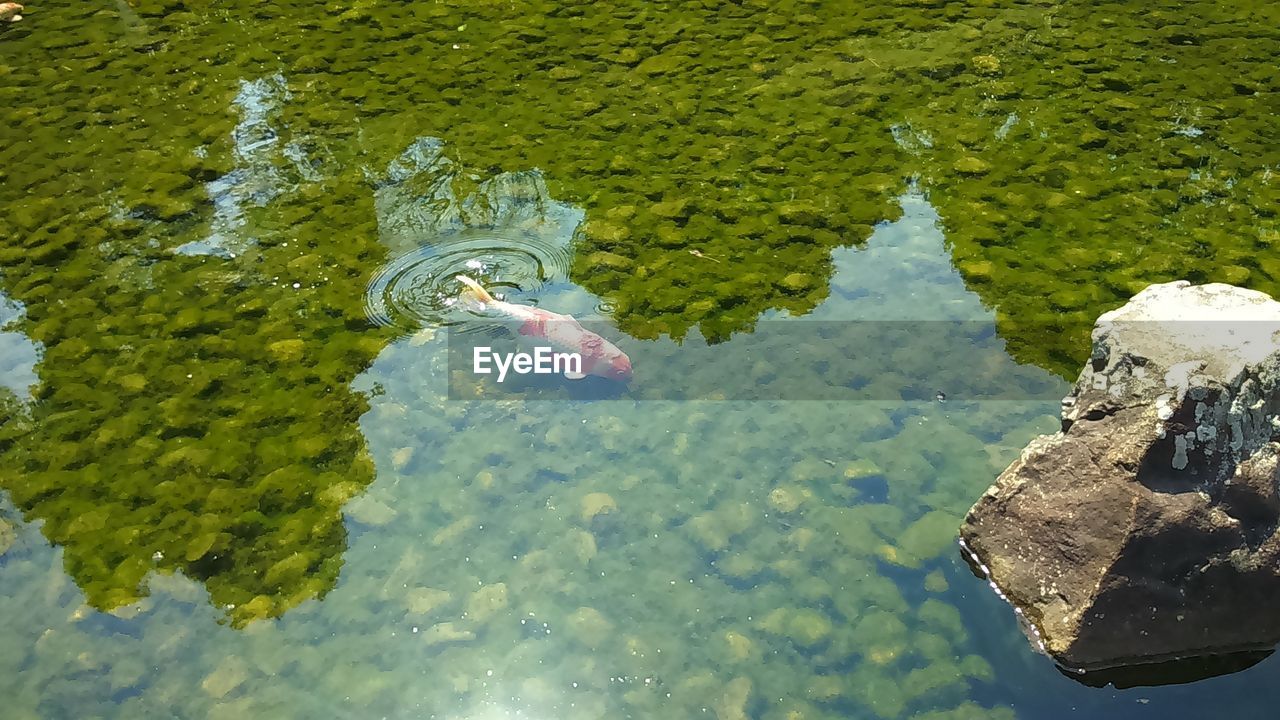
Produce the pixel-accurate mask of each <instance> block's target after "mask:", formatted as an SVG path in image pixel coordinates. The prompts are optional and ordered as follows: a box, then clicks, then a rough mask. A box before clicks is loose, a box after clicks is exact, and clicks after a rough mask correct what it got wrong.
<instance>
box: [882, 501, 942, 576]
mask: <svg viewBox="0 0 1280 720" xmlns="http://www.w3.org/2000/svg"><path fill="white" fill-rule="evenodd" d="M956 520H957V518H956V516H954V515H952V514H951V513H948V512H946V511H943V510H932V511H930V512H928V513H925V515H924V516H923V517H921V518H920V519H919V520H916V521H915V522H913V523H911V524H910V525H908V526H907V529H906V530H904V531H903V532H902V535H901V536H900V537H899V538H898V544H897V546H896V547H894V548H893V552H888V553H885V559H887V560H889V562H892V563H896V564H898V565H902V566H903V567H909V568H916V567H920V564H921V563H923V562H924V561H925V560H928V559H930V558H934V557H937V556H939V555H941V554H943V553H944V552H946V551H947V549H948V548H951V547H952V543H954V542H955V539H956Z"/></svg>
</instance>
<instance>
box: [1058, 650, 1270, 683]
mask: <svg viewBox="0 0 1280 720" xmlns="http://www.w3.org/2000/svg"><path fill="white" fill-rule="evenodd" d="M1274 652H1275V650H1262V651H1256V650H1255V651H1252V652H1240V653H1229V654H1223V655H1212V656H1208V657H1201V658H1188V659H1184V660H1170V661H1168V662H1162V663H1151V664H1149V665H1135V666H1132V667H1125V668H1114V669H1111V670H1094V671H1090V672H1086V673H1077V672H1073V671H1071V670H1067V669H1065V668H1061V667H1059V668H1058V672H1060V673H1062V674H1063V675H1065V676H1067V677H1069V678H1071V679H1072V680H1075V681H1076V682H1078V683H1081V684H1082V685H1088V686H1089V687H1095V688H1101V687H1106V686H1108V685H1113V686H1115V688H1116V689H1117V690H1127V689H1129V688H1135V687H1158V686H1160V685H1181V684H1184V683H1193V682H1197V681H1200V680H1206V679H1208V678H1213V677H1218V676H1220V675H1230V674H1231V673H1237V672H1240V671H1242V670H1248V669H1249V668H1251V667H1253V666H1254V665H1257V664H1258V663H1260V662H1262V661H1263V660H1266V659H1267V658H1269V657H1271V655H1272V653H1274Z"/></svg>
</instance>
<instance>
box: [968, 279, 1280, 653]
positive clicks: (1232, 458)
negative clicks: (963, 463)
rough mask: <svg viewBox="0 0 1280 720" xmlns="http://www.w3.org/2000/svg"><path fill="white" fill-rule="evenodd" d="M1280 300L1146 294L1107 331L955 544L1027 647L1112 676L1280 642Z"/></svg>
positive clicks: (1179, 291)
mask: <svg viewBox="0 0 1280 720" xmlns="http://www.w3.org/2000/svg"><path fill="white" fill-rule="evenodd" d="M1278 338H1280V303H1277V302H1275V301H1274V300H1272V299H1271V298H1270V297H1268V296H1266V295H1263V294H1262V293H1258V292H1254V291H1251V290H1244V289H1240V288H1236V287H1233V286H1230V285H1222V284H1211V285H1202V286H1192V285H1190V284H1189V283H1187V282H1185V281H1180V282H1174V283H1166V284H1162V285H1152V286H1150V287H1148V288H1146V289H1145V290H1143V291H1142V292H1140V293H1138V295H1136V296H1135V297H1134V298H1133V299H1131V300H1130V301H1129V303H1128V304H1126V305H1125V306H1124V307H1122V308H1120V309H1118V310H1115V311H1112V312H1109V313H1106V314H1104V315H1102V316H1101V317H1099V318H1098V321H1097V323H1096V325H1095V328H1094V331H1093V353H1092V357H1091V359H1090V361H1089V363H1088V364H1087V365H1086V366H1085V368H1084V370H1083V371H1082V372H1081V374H1080V378H1079V380H1077V382H1076V385H1075V388H1074V389H1073V390H1072V392H1071V394H1070V395H1069V396H1068V397H1067V398H1066V399H1065V400H1064V401H1063V412H1062V430H1061V431H1060V432H1058V433H1057V434H1054V435H1051V436H1042V437H1040V438H1038V439H1036V440H1033V441H1032V442H1031V444H1030V445H1028V446H1027V447H1026V449H1024V450H1023V452H1022V456H1021V457H1020V458H1019V459H1018V460H1016V461H1015V462H1014V463H1013V464H1012V465H1010V466H1009V468H1008V469H1006V470H1005V471H1004V473H1002V474H1001V475H1000V477H999V478H998V479H997V480H996V482H995V485H993V486H992V487H991V488H990V489H989V490H987V492H986V493H985V494H984V495H983V496H982V498H981V499H979V500H978V502H977V503H976V504H975V505H974V506H973V508H972V509H971V510H970V511H969V515H968V517H967V518H966V520H965V523H964V526H963V528H962V530H961V537H962V542H963V544H964V545H965V547H966V548H967V550H968V551H969V553H970V556H971V560H973V561H974V564H975V566H976V567H977V568H978V569H979V570H981V571H983V572H985V573H986V574H987V575H988V577H989V579H990V580H991V581H992V582H993V584H994V586H996V587H997V588H998V589H999V591H1000V592H1002V593H1003V594H1004V596H1005V597H1006V598H1007V599H1008V600H1009V601H1010V602H1011V603H1012V604H1013V605H1014V607H1015V608H1016V609H1017V610H1018V612H1019V614H1020V616H1021V617H1022V618H1023V619H1025V620H1026V621H1029V622H1027V623H1025V624H1024V627H1026V628H1027V629H1028V631H1029V635H1030V636H1031V637H1032V639H1033V640H1034V641H1035V642H1036V643H1038V644H1039V645H1041V646H1042V648H1043V649H1044V650H1045V651H1047V652H1048V653H1049V654H1050V655H1052V656H1053V657H1054V658H1055V659H1056V660H1058V661H1059V662H1060V663H1062V664H1063V665H1065V666H1068V667H1071V668H1075V669H1079V670H1089V669H1101V668H1109V667H1117V666H1126V665H1133V664H1141V663H1151V662H1160V661H1166V660H1170V659H1176V658H1187V657H1195V656H1202V655H1213V654H1220V653H1228V652H1236V651H1247V650H1256V649H1261V648H1266V647H1271V646H1272V645H1274V644H1275V643H1276V642H1277V641H1280V615H1277V614H1276V613H1275V612H1274V609H1273V608H1272V602H1273V601H1274V599H1275V598H1276V597H1280V533H1278V532H1277V521H1278V520H1280V492H1278V491H1277V458H1278V457H1280V442H1277V441H1276V438H1277V437H1280V431H1278V430H1277V427H1278V426H1280V420H1278V419H1277V411H1280V339H1278Z"/></svg>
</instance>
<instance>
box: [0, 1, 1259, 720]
mask: <svg viewBox="0 0 1280 720" xmlns="http://www.w3.org/2000/svg"><path fill="white" fill-rule="evenodd" d="M27 5H28V8H27V11H26V12H25V13H24V14H25V19H24V20H23V21H22V22H20V23H17V24H13V25H9V26H5V27H3V28H0V99H2V103H0V106H2V107H4V118H5V121H4V122H3V123H0V202H3V204H4V205H3V206H4V212H2V213H0V618H3V622H0V698H2V699H3V701H4V708H5V710H4V712H3V713H2V714H3V715H4V716H5V717H13V718H71V717H74V718H81V717H85V718H87V717H103V718H136V717H182V718H206V717H210V718H223V717H226V718H231V717H271V718H289V717H306V718H315V717H335V718H383V717H385V718H421V717H435V718H457V719H459V720H462V719H475V720H482V719H487V718H505V717H521V718H532V719H534V720H537V719H540V718H601V717H632V718H649V717H654V718H683V717H714V718H718V719H719V720H729V719H746V718H752V719H764V718H770V719H773V718H779V719H781V718H788V719H790V720H800V719H809V718H883V719H886V720H891V719H896V718H921V719H925V718H927V719H929V720H968V719H970V718H972V719H976V718H1024V719H1035V720H1040V719H1041V718H1045V719H1049V720H1053V719H1056V718H1067V717H1090V718H1126V719H1127V718H1202V717H1216V716H1227V715H1230V716H1232V717H1244V718H1249V717H1266V716H1269V715H1270V714H1271V711H1272V709H1273V708H1274V707H1275V706H1276V705H1277V703H1278V702H1280V689H1277V688H1280V683H1278V682H1277V680H1278V679H1280V675H1278V673H1280V664H1277V662H1276V661H1274V660H1264V661H1263V662H1261V663H1259V664H1258V665H1256V666H1254V667H1252V668H1250V669H1248V670H1245V671H1243V672H1239V673H1236V674H1233V675H1228V676H1223V677H1218V678H1214V679H1211V680H1205V681H1201V682H1198V683H1194V684H1185V685H1169V686H1162V687H1140V688H1133V689H1127V690H1117V689H1115V688H1111V687H1108V688H1101V689H1099V688H1092V687H1086V686H1085V685H1083V684H1081V683H1079V682H1077V681H1076V680H1075V679H1072V678H1068V677H1065V676H1063V675H1062V674H1061V673H1059V672H1058V671H1057V670H1056V669H1055V668H1054V666H1053V664H1052V663H1051V662H1050V661H1049V660H1048V659H1047V658H1044V657H1042V656H1040V655H1037V654H1036V653H1035V652H1034V651H1033V650H1032V648H1031V646H1030V645H1029V644H1028V643H1027V641H1026V639H1025V638H1024V637H1023V635H1022V633H1021V632H1020V630H1019V628H1018V625H1017V621H1016V619H1015V618H1014V616H1013V614H1012V613H1011V612H1009V610H1008V608H1007V607H1005V606H1004V605H1003V604H1002V602H1001V601H1000V600H999V598H997V597H996V596H995V595H994V594H992V593H991V592H989V591H988V589H987V588H986V586H985V584H984V583H983V582H982V581H980V580H978V579H976V578H974V577H973V576H972V574H971V573H970V572H969V570H968V569H967V567H966V566H965V564H964V562H963V561H962V559H961V558H960V557H959V554H958V552H957V548H956V545H955V536H956V530H957V527H958V524H959V522H960V519H961V517H962V516H963V514H964V512H965V511H966V510H967V508H968V507H969V505H970V504H971V503H972V502H973V500H974V499H975V498H976V497H977V496H978V495H979V494H980V493H981V492H982V491H983V490H984V489H985V488H986V487H987V485H988V484H989V483H990V482H991V480H992V479H993V478H994V477H995V476H996V474H998V473H999V471H1000V470H1001V469H1003V468H1004V467H1005V466H1006V465H1007V464H1008V462H1010V461H1011V460H1012V459H1013V458H1014V457H1016V455H1017V453H1018V451H1019V449H1020V448H1021V447H1022V446H1023V445H1024V444H1025V443H1026V442H1027V441H1028V440H1030V439H1031V438H1032V437H1034V436H1035V435H1037V434H1040V433H1045V432H1050V431H1052V430H1054V429H1055V428H1056V427H1057V411H1058V399H1059V398H1060V397H1061V396H1062V394H1064V393H1065V391H1066V389H1067V386H1068V380H1067V379H1068V378H1070V377H1071V376H1072V374H1073V373H1074V372H1075V370H1076V368H1077V367H1078V366H1079V363H1080V362H1081V361H1082V359H1083V357H1082V356H1083V355H1086V354H1087V332H1088V328H1089V326H1090V324H1091V322H1092V319H1093V318H1094V317H1095V316H1096V315H1097V314H1098V313H1099V312H1101V311H1103V310H1105V309H1108V308H1110V307H1114V306H1116V305H1117V304H1119V303H1120V302H1122V301H1123V299H1124V298H1125V297H1127V296H1128V295H1129V294H1130V293H1132V292H1134V291H1135V290H1137V289H1139V288H1141V287H1143V286H1145V285H1146V284H1148V283H1150V282H1157V281H1166V280H1172V279H1178V278H1186V279H1191V280H1194V281H1210V280H1222V281H1228V282H1233V283H1236V284H1240V285H1245V286H1248V287H1252V288H1255V289H1259V290H1263V291H1266V292H1271V293H1273V294H1274V293H1276V291H1277V290H1280V260H1278V259H1277V258H1278V257H1280V256H1277V255H1276V254H1275V253H1274V248H1275V245H1276V243H1277V241H1278V240H1280V220H1277V217H1276V208H1277V207H1278V206H1280V202H1278V201H1280V188H1278V186H1277V183H1278V182H1280V180H1278V179H1277V174H1278V173H1280V146H1277V144H1276V143H1275V142H1274V139H1275V138H1276V137H1277V136H1280V119H1278V118H1280V114H1278V113H1277V110H1280V100H1278V98H1280V77H1278V76H1277V74H1276V73H1275V71H1274V59H1275V58H1276V57H1277V56H1280V31H1277V30H1276V28H1278V27H1280V9H1278V8H1277V6H1275V5H1274V4H1271V3H1261V2H1258V3H1235V4H1232V5H1231V6H1230V7H1227V6H1224V5H1220V4H1218V3H1210V2H1180V3H1155V4H1151V3H1143V4H1137V3H1124V2H1118V3H1100V2H1099V3H1087V4H1085V3H1059V2H1021V3H970V4H963V5H962V4H958V3H950V4H948V3H941V2H938V3H933V2H881V3H864V4H861V5H859V7H857V8H851V7H848V6H847V5H845V4H838V3H822V2H789V1H784V2H768V3H765V2H751V1H748V2H736V3H729V2H724V3H721V2H713V1H708V2H698V3H671V4H662V3H642V2H632V1H630V0H622V1H619V2H613V3H607V4H589V3H543V2H532V3H521V4H514V3H501V2H469V3H468V2H452V1H449V2H390V1H385V0H384V1H378V0H353V1H352V2H348V3H332V4H329V5H326V6H320V5H317V4H316V3H307V2H299V1H296V0H278V1H276V2H254V3H249V2H241V1H239V0H234V1H231V2H219V3H204V2H195V1H192V0H187V1H186V2H184V1H183V0H132V1H131V2H129V1H126V0H114V1H113V2H103V3H81V2H69V1H64V0H50V1H49V2H36V0H32V1H31V2H30V3H27ZM460 272H465V273H467V274H470V275H474V276H476V277H478V278H480V279H481V280H483V281H484V283H485V285H486V286H488V287H490V288H492V289H493V290H495V291H496V292H499V293H500V294H501V295H503V296H504V297H505V298H506V299H507V300H510V301H512V302H516V303H519V304H524V305H538V306H540V307H544V308H547V309H550V310H554V311H556V312H562V313H571V314H573V315H574V316H575V317H578V318H580V319H582V320H583V321H584V322H585V323H589V326H590V327H592V328H597V329H599V331H600V332H601V333H602V334H604V335H606V336H607V337H609V338H610V339H611V340H613V341H615V342H616V343H617V344H618V345H619V346H620V347H622V348H623V349H624V350H625V351H626V352H628V354H630V355H631V356H632V358H633V360H634V362H635V377H634V379H633V381H632V382H631V384H630V385H629V386H625V387H619V386H617V385H615V384H611V383H610V382H609V381H606V380H602V379H599V378H588V379H587V380H584V381H581V383H577V384H575V383H570V382H568V381H563V382H556V383H544V384H539V385H536V386H521V387H519V388H517V389H516V390H504V391H497V390H495V389H494V388H492V387H489V388H482V389H481V390H483V392H478V393H475V394H474V397H471V398H470V399H459V395H460V394H465V393H464V392H463V391H474V390H476V388H475V387H474V385H473V384H471V385H469V384H468V383H467V382H466V380H465V378H464V379H462V380H459V378H458V376H457V373H456V369H457V368H456V367H455V366H454V365H451V358H450V352H449V348H450V346H451V345H452V343H453V342H455V341H457V340H458V339H459V338H461V337H465V336H469V335H472V334H474V333H471V331H472V330H475V329H476V328H479V330H478V332H481V333H483V332H489V331H490V330H492V326H491V325H485V321H484V320H483V319H482V318H479V317H477V316H476V313H475V312H473V311H472V309H469V308H468V307H466V306H465V304H460V303H459V302H457V301H458V297H459V295H458V286H457V284H456V282H454V281H453V280H452V278H453V276H454V275H455V274H457V273H460ZM833 328H834V329H835V330H833ZM849 328H854V329H856V332H855V331H850V330H849ZM920 358H924V362H920ZM979 370H981V371H982V372H979ZM991 377H997V378H1000V379H1002V380H1004V382H1003V383H1000V384H997V385H993V384H992V383H990V382H980V381H979V380H980V379H982V378H986V379H987V380H988V381H989V380H990V378H991ZM752 390H758V391H759V394H755V395H753V394H750V392H749V391H752Z"/></svg>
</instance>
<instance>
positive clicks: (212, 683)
mask: <svg viewBox="0 0 1280 720" xmlns="http://www.w3.org/2000/svg"><path fill="white" fill-rule="evenodd" d="M248 679H249V670H248V667H247V666H246V665H245V662H244V660H241V659H240V658H238V657H229V658H226V659H224V660H223V661H222V662H220V663H218V667H216V668H214V670H213V672H211V673H209V675H208V676H207V677H205V679H204V682H202V683H200V687H202V688H204V691H205V692H207V693H209V696H210V697H213V698H215V699H220V698H223V697H226V695H227V693H229V692H231V691H232V690H235V689H236V688H238V687H240V685H242V684H243V683H244V681H245V680H248Z"/></svg>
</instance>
